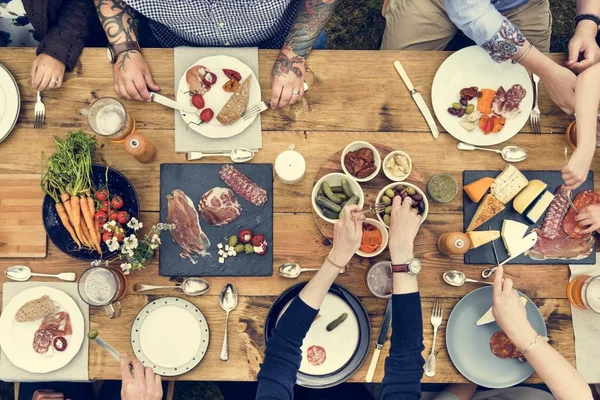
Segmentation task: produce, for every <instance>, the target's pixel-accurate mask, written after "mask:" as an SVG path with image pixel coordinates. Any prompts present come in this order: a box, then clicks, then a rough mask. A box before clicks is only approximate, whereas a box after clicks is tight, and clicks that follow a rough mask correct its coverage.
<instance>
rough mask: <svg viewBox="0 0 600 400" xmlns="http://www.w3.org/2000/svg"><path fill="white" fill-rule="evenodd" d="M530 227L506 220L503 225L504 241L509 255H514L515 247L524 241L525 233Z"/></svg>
mask: <svg viewBox="0 0 600 400" xmlns="http://www.w3.org/2000/svg"><path fill="white" fill-rule="evenodd" d="M527 229H529V226H527V225H525V224H522V223H520V222H517V221H513V220H512V219H505V220H504V222H503V223H502V241H503V242H504V247H506V250H507V251H508V255H509V256H512V255H513V250H514V249H515V246H516V245H517V244H518V243H519V242H520V241H521V239H523V237H524V236H525V233H527Z"/></svg>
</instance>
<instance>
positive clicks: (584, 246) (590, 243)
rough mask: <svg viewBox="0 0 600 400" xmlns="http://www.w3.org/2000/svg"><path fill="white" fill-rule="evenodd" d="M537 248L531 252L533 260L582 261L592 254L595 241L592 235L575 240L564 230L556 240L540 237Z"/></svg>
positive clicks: (530, 255)
mask: <svg viewBox="0 0 600 400" xmlns="http://www.w3.org/2000/svg"><path fill="white" fill-rule="evenodd" d="M536 231H537V232H538V240H537V242H536V243H535V246H533V248H532V249H531V250H529V253H528V256H529V257H530V258H531V259H532V260H582V259H584V258H586V257H588V256H589V255H590V254H592V251H593V250H594V242H595V239H594V237H593V236H592V235H588V236H587V237H584V238H579V239H574V238H572V237H569V236H568V235H567V234H566V233H565V232H564V231H563V230H562V229H561V232H560V234H559V235H558V236H557V237H556V238H554V239H548V238H545V237H542V236H540V235H541V233H540V231H539V230H537V229H536Z"/></svg>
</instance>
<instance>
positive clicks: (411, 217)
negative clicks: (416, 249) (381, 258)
mask: <svg viewBox="0 0 600 400" xmlns="http://www.w3.org/2000/svg"><path fill="white" fill-rule="evenodd" d="M421 220H422V217H421V216H420V215H418V210H417V209H415V208H412V199H411V197H410V196H406V198H405V199H404V200H402V197H400V196H395V197H394V202H393V203H392V216H391V220H390V244H389V248H390V256H391V258H392V263H394V264H400V263H404V262H406V261H407V260H408V259H410V258H412V257H413V243H414V241H415V237H416V236H417V233H418V232H419V227H420V226H421Z"/></svg>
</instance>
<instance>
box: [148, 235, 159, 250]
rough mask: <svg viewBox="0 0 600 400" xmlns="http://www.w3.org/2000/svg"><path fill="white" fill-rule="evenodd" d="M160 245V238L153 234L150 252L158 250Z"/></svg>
mask: <svg viewBox="0 0 600 400" xmlns="http://www.w3.org/2000/svg"><path fill="white" fill-rule="evenodd" d="M160 244H161V242H160V237H159V236H158V234H157V233H155V234H154V235H153V236H152V239H150V248H151V249H152V250H155V249H157V248H158V246H160Z"/></svg>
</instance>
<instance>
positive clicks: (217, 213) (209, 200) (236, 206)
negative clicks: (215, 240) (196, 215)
mask: <svg viewBox="0 0 600 400" xmlns="http://www.w3.org/2000/svg"><path fill="white" fill-rule="evenodd" d="M198 209H199V210H200V215H201V216H202V219H203V220H205V221H206V222H208V223H209V224H211V225H212V226H223V225H227V224H229V223H231V222H233V221H235V220H236V219H237V218H238V217H239V216H240V214H241V213H242V206H241V205H240V203H239V202H238V200H237V198H236V197H235V195H234V194H233V192H232V191H231V189H227V188H221V187H216V188H212V189H210V190H209V191H208V192H206V193H204V194H203V195H202V198H201V199H200V203H199V204H198Z"/></svg>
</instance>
